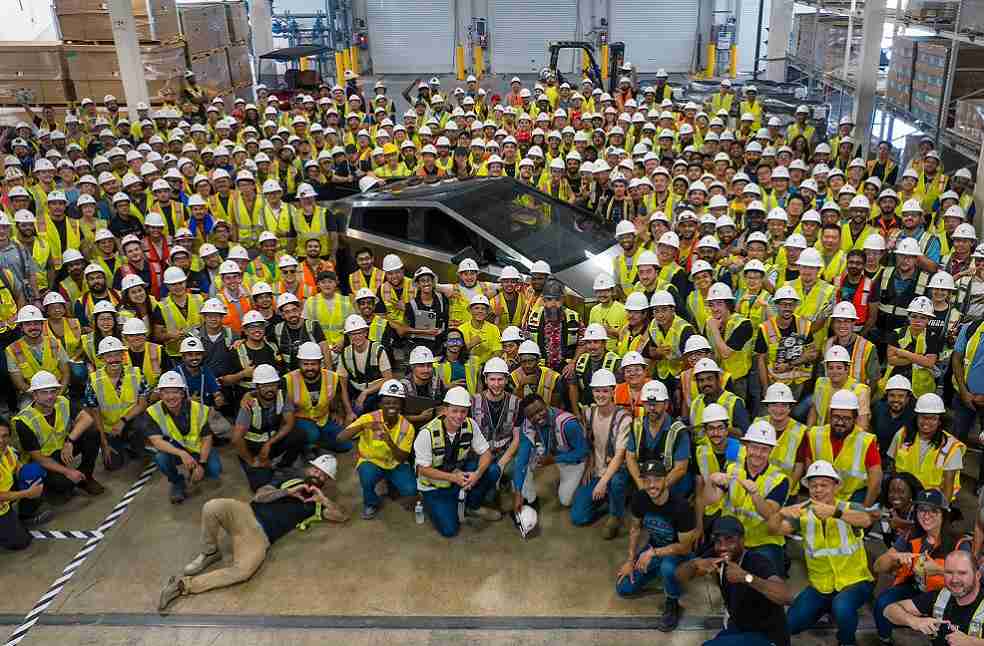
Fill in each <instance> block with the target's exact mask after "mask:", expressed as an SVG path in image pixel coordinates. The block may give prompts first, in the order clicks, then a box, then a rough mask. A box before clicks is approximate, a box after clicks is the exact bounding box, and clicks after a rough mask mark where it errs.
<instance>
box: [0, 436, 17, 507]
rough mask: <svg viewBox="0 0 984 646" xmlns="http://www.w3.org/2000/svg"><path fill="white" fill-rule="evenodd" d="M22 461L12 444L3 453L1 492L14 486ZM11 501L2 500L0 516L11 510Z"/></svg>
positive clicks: (1, 459) (0, 471) (0, 476)
mask: <svg viewBox="0 0 984 646" xmlns="http://www.w3.org/2000/svg"><path fill="white" fill-rule="evenodd" d="M19 464H20V462H19V461H18V459H17V451H16V450H15V449H14V447H12V446H8V447H7V450H6V451H4V453H3V455H2V456H0V493H7V492H9V491H11V490H12V489H13V488H14V475H15V474H16V473H17V467H18V465H19ZM11 504H12V503H11V502H10V501H7V500H5V501H3V502H0V516H3V515H4V514H6V513H7V512H8V511H10V505H11Z"/></svg>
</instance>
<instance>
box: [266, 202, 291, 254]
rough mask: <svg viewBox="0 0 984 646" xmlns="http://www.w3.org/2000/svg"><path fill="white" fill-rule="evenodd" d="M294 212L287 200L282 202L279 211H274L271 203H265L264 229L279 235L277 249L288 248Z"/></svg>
mask: <svg viewBox="0 0 984 646" xmlns="http://www.w3.org/2000/svg"><path fill="white" fill-rule="evenodd" d="M292 212H293V209H292V208H291V207H290V205H289V204H287V203H286V202H283V203H281V204H280V209H279V210H278V211H274V210H273V209H272V208H271V207H270V205H269V204H264V205H263V229H264V230H265V231H269V232H270V233H272V234H274V235H276V236H277V251H283V250H285V249H286V248H287V240H288V235H289V234H290V219H291V213H292Z"/></svg>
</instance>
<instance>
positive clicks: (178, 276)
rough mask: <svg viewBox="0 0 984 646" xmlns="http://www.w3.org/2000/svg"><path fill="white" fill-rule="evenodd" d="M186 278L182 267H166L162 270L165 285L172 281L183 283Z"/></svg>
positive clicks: (171, 283) (172, 282)
mask: <svg viewBox="0 0 984 646" xmlns="http://www.w3.org/2000/svg"><path fill="white" fill-rule="evenodd" d="M186 280H188V276H187V275H185V273H184V269H182V268H181V267H168V268H167V269H165V270H164V283H165V284H166V285H173V284H174V283H183V282H185V281H186Z"/></svg>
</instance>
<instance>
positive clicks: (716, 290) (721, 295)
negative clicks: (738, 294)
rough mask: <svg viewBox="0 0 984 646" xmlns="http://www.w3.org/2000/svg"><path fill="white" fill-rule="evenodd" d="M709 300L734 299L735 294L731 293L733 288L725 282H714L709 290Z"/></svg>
mask: <svg viewBox="0 0 984 646" xmlns="http://www.w3.org/2000/svg"><path fill="white" fill-rule="evenodd" d="M704 300H707V301H733V300H735V295H734V294H733V293H731V288H730V287H728V286H727V285H726V284H724V283H714V284H713V285H711V288H710V289H708V290H707V298H705V299H704Z"/></svg>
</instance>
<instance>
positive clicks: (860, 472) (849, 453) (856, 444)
mask: <svg viewBox="0 0 984 646" xmlns="http://www.w3.org/2000/svg"><path fill="white" fill-rule="evenodd" d="M807 441H809V443H810V448H811V449H812V451H813V461H814V462H816V461H817V460H826V461H827V462H830V463H831V464H832V465H834V468H835V469H837V473H838V474H839V475H840V477H841V483H840V487H838V488H837V499H838V500H848V499H849V498H850V497H851V495H852V494H853V493H854V492H855V491H857V490H858V489H862V488H864V487H867V486H868V469H867V468H866V467H865V465H864V458H865V456H866V455H867V454H868V447H869V446H871V443H872V442H874V441H875V436H874V435H872V434H871V433H868V432H866V431H862V430H861V429H859V428H858V427H856V426H855V427H854V430H853V431H851V432H850V433H849V434H848V436H847V437H845V438H844V443H843V444H842V445H841V450H840V453H838V454H837V457H836V458H834V447H833V444H832V443H831V441H830V426H829V425H827V426H814V427H813V428H811V429H810V430H809V432H808V433H807Z"/></svg>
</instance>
